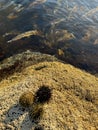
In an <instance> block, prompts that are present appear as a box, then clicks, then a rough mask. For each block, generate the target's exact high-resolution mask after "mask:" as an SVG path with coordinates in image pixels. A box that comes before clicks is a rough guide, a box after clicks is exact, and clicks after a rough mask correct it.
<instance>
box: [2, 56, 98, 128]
mask: <svg viewBox="0 0 98 130" xmlns="http://www.w3.org/2000/svg"><path fill="white" fill-rule="evenodd" d="M17 56H19V55H16V57H17ZM33 56H34V55H33ZM41 56H46V55H42V54H40V57H41ZM38 58H39V55H38V57H37V56H36V60H37V59H38ZM14 59H15V58H14ZM22 62H23V61H22ZM26 62H27V60H26ZM26 62H25V60H24V62H23V63H24V64H25V63H26ZM28 63H30V61H28ZM3 64H4V63H3ZM25 65H26V64H25ZM19 68H21V67H19ZM19 68H18V69H19ZM42 85H46V86H49V88H50V89H52V97H51V100H50V101H49V102H48V103H46V104H44V105H43V117H42V118H41V119H40V120H39V122H38V123H36V122H31V121H30V119H29V114H28V110H27V109H26V110H25V109H24V108H22V107H21V106H20V105H19V97H20V96H21V95H22V93H23V92H27V91H31V92H32V93H33V94H35V92H36V91H37V90H38V89H39V88H40V86H42ZM38 126H42V128H44V129H45V130H98V78H96V77H95V76H93V75H91V74H89V73H86V72H84V71H82V70H80V69H77V68H75V67H73V66H71V65H69V64H64V63H61V62H60V61H57V60H56V59H54V60H51V61H46V60H42V62H41V61H40V62H39V61H38V62H36V63H35V64H33V61H32V64H31V63H30V64H29V66H28V65H26V66H24V67H23V68H22V69H21V71H15V72H14V73H13V74H11V75H9V76H7V77H6V76H5V77H3V79H2V80H1V82H0V130H5V129H6V130H34V128H35V127H38Z"/></svg>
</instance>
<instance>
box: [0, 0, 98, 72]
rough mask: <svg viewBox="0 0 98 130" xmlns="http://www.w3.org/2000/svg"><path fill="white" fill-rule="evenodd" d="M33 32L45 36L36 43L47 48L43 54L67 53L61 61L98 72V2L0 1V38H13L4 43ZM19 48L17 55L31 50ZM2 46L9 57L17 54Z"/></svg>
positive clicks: (91, 0) (66, 0) (7, 46)
mask: <svg viewBox="0 0 98 130" xmlns="http://www.w3.org/2000/svg"><path fill="white" fill-rule="evenodd" d="M9 15H12V16H15V17H14V18H13V17H11V18H9V17H8V16H9ZM30 30H38V31H41V32H42V34H43V37H42V39H41V40H38V41H37V39H36V41H34V42H36V43H38V42H39V41H42V43H43V46H44V45H45V47H46V46H47V47H46V48H45V49H43V50H41V52H43V53H49V54H54V55H58V53H57V52H58V50H59V49H61V50H62V51H63V52H64V55H63V56H59V55H58V57H60V58H61V59H63V60H65V61H67V62H69V63H71V64H74V65H76V66H79V67H82V68H84V69H88V70H92V71H97V72H98V67H97V66H98V0H13V1H12V0H9V1H8V0H4V1H2V0H0V34H1V37H2V36H3V35H4V34H5V33H10V34H11V36H9V37H7V38H5V39H3V40H4V42H5V43H6V41H7V40H9V39H11V38H13V37H14V36H15V35H14V34H13V32H14V33H16V32H18V34H19V33H20V34H21V33H24V32H26V31H30ZM67 35H68V36H67ZM31 39H32V38H31ZM39 39H40V38H39ZM25 40H26V39H25ZM32 40H33V39H32ZM19 42H20V41H18V43H17V44H19ZM0 43H1V44H2V41H1V42H0ZM17 44H16V48H15V50H14V52H17V51H18V50H19V49H20V50H22V49H23V48H25V49H28V46H26V45H27V44H26V45H24V46H20V48H19V45H18V47H17ZM28 44H29V43H28ZM3 45H4V46H6V50H7V52H6V53H7V54H13V53H14V52H13V51H11V47H12V46H11V45H12V44H11V45H9V44H8V43H6V44H2V46H3ZM33 45H34V43H32V46H33ZM40 45H41V44H38V45H37V47H38V48H40V47H39V46H40ZM9 46H10V47H9ZM50 46H51V48H50ZM22 47H23V48H22ZM4 48H5V47H2V49H4ZM29 48H30V47H29ZM2 49H1V50H2ZM46 49H47V51H46ZM8 50H9V51H8ZM36 50H37V51H40V49H36ZM51 50H52V52H51ZM4 51H5V50H4ZM53 52H54V53H53Z"/></svg>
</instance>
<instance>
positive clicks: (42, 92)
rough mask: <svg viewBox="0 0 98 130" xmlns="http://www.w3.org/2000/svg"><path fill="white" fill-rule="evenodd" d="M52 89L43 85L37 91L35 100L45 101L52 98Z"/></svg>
mask: <svg viewBox="0 0 98 130" xmlns="http://www.w3.org/2000/svg"><path fill="white" fill-rule="evenodd" d="M51 95H52V94H51V89H50V88H49V87H48V86H44V85H43V86H41V87H40V88H39V89H38V90H37V92H36V93H35V97H34V102H39V103H45V102H48V101H49V100H50V98H51Z"/></svg>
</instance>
